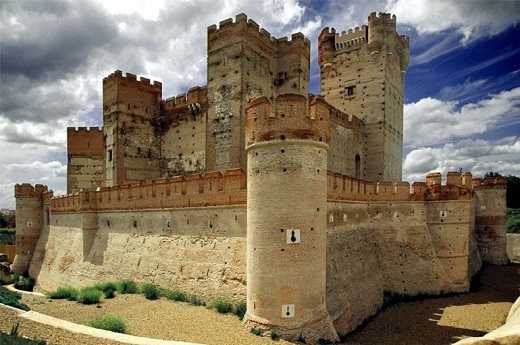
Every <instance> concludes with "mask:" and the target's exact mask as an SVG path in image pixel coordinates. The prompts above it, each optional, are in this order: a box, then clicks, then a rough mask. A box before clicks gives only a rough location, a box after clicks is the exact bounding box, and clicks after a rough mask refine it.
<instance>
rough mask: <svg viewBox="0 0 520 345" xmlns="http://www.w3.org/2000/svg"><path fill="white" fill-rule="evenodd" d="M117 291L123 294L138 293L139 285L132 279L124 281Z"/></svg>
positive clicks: (120, 283)
mask: <svg viewBox="0 0 520 345" xmlns="http://www.w3.org/2000/svg"><path fill="white" fill-rule="evenodd" d="M117 291H119V292H120V293H122V294H133V293H137V284H136V283H135V282H133V281H132V280H130V279H124V280H121V281H120V282H118V283H117Z"/></svg>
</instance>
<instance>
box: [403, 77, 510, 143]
mask: <svg viewBox="0 0 520 345" xmlns="http://www.w3.org/2000/svg"><path fill="white" fill-rule="evenodd" d="M519 116H520V87H518V88H515V89H512V90H509V91H502V92H500V93H499V94H497V95H492V96H490V97H489V98H487V99H484V100H481V101H479V102H477V103H470V104H466V105H464V106H462V107H461V108H460V109H458V102H457V101H447V102H443V101H440V100H438V99H433V98H424V99H421V100H420V101H418V102H415V103H410V104H406V105H405V107H404V143H405V145H406V146H410V147H415V148H416V147H419V146H422V145H432V144H438V143H443V142H446V141H449V140H452V139H454V138H467V137H469V136H471V135H474V134H481V133H484V132H485V131H486V130H488V129H489V128H490V127H491V126H492V125H500V123H501V122H506V123H510V121H512V119H518V118H519Z"/></svg>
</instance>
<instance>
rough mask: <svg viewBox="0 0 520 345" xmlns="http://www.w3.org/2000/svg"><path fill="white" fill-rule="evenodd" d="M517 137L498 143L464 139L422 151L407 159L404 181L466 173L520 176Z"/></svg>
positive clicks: (425, 148) (518, 138)
mask: <svg viewBox="0 0 520 345" xmlns="http://www.w3.org/2000/svg"><path fill="white" fill-rule="evenodd" d="M519 156H520V137H507V138H503V139H499V140H490V141H487V140H473V139H466V140H462V141H458V142H455V143H448V144H445V145H443V146H441V147H422V148H418V149H415V150H412V151H411V152H410V153H408V155H406V157H405V160H404V164H403V179H404V180H405V181H410V182H412V181H424V180H425V178H426V174H427V173H429V172H441V173H442V174H443V175H446V173H447V172H449V171H459V169H462V170H463V171H469V172H471V173H472V174H473V176H475V177H483V176H484V175H485V173H487V172H489V171H494V172H499V173H500V174H502V175H504V176H507V175H516V176H520V162H519V161H518V157H519Z"/></svg>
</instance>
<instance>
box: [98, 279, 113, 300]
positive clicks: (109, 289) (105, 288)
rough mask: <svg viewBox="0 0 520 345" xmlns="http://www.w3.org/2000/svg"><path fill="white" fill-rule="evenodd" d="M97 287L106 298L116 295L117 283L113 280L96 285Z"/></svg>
mask: <svg viewBox="0 0 520 345" xmlns="http://www.w3.org/2000/svg"><path fill="white" fill-rule="evenodd" d="M94 287H95V288H96V289H98V290H99V291H101V292H102V293H103V295H105V298H114V297H116V291H117V285H116V283H113V282H105V283H99V284H96V285H94Z"/></svg>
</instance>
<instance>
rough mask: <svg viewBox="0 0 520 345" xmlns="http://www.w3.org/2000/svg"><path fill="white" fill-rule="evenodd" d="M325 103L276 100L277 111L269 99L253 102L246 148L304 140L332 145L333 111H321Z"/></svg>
mask: <svg viewBox="0 0 520 345" xmlns="http://www.w3.org/2000/svg"><path fill="white" fill-rule="evenodd" d="M318 102H319V103H320V104H321V103H322V102H324V101H323V100H319V101H318V98H317V97H311V98H310V99H309V100H307V98H306V97H305V96H302V95H299V94H282V95H279V96H278V97H276V100H275V104H274V107H271V102H270V101H269V100H268V99H267V97H265V96H262V97H258V98H256V99H254V100H252V101H251V102H250V104H249V108H248V109H247V117H246V144H247V145H252V144H254V143H258V142H263V141H270V140H289V139H304V140H315V141H318V142H323V143H326V144H328V142H329V117H330V114H329V109H328V108H326V107H318V106H317V104H318Z"/></svg>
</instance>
